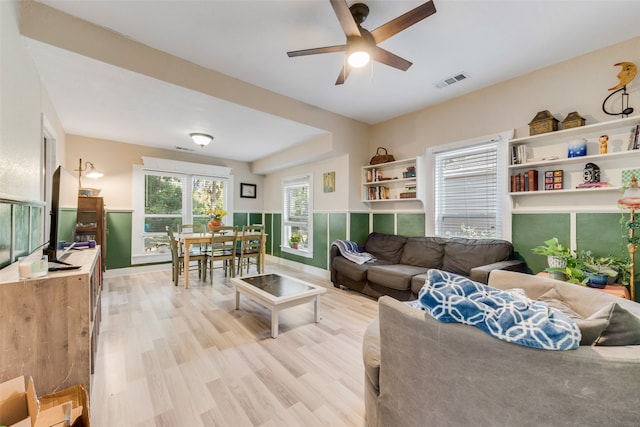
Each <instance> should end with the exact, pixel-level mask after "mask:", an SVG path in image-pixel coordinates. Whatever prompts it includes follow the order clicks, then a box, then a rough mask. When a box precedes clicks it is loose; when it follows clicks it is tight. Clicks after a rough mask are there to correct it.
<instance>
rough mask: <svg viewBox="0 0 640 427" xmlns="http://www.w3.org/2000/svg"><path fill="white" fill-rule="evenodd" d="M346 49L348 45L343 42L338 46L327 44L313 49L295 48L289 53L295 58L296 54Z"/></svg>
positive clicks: (290, 56)
mask: <svg viewBox="0 0 640 427" xmlns="http://www.w3.org/2000/svg"><path fill="white" fill-rule="evenodd" d="M345 50H347V45H346V44H341V45H337V46H326V47H316V48H313V49H303V50H294V51H291V52H287V55H288V56H289V58H293V57H294V56H305V55H316V54H318V53H332V52H344V51H345Z"/></svg>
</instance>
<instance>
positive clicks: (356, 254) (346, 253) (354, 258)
mask: <svg viewBox="0 0 640 427" xmlns="http://www.w3.org/2000/svg"><path fill="white" fill-rule="evenodd" d="M331 246H335V247H337V248H338V250H339V251H340V254H341V255H342V256H343V257H345V258H346V259H348V260H349V261H351V262H355V263H356V264H364V263H365V262H369V261H375V260H376V258H375V257H374V256H373V255H371V254H370V253H368V252H360V251H359V250H358V244H357V243H356V242H351V241H349V240H334V241H333V242H332V243H331Z"/></svg>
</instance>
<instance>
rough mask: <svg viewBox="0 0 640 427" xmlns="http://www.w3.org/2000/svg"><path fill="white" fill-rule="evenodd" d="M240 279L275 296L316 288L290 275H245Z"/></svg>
mask: <svg viewBox="0 0 640 427" xmlns="http://www.w3.org/2000/svg"><path fill="white" fill-rule="evenodd" d="M240 280H242V281H243V282H246V283H249V284H250V285H252V286H255V287H256V288H258V289H261V290H263V291H265V292H267V293H269V294H271V295H273V296H275V297H285V296H288V295H294V294H297V293H300V292H304V291H310V290H313V289H314V288H313V287H312V286H309V285H305V284H304V283H300V282H298V281H297V280H293V279H290V278H288V277H282V276H280V275H277V274H263V275H261V276H255V277H243V278H241V279H240Z"/></svg>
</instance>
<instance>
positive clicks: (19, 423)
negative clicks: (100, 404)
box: [0, 376, 90, 427]
mask: <svg viewBox="0 0 640 427" xmlns="http://www.w3.org/2000/svg"><path fill="white" fill-rule="evenodd" d="M25 382H26V387H25ZM65 422H67V424H64V425H68V426H73V427H88V426H90V424H89V423H90V419H89V402H88V399H87V392H86V390H85V388H84V387H83V386H81V385H77V386H74V387H70V388H68V389H65V390H62V391H59V392H57V393H53V394H50V395H46V396H43V397H41V398H40V399H38V396H37V395H36V390H35V386H34V385H33V378H31V377H29V379H28V380H26V379H25V377H23V376H21V377H16V378H14V379H12V380H9V381H5V382H3V383H2V384H0V425H3V426H9V427H50V426H57V425H63V423H65Z"/></svg>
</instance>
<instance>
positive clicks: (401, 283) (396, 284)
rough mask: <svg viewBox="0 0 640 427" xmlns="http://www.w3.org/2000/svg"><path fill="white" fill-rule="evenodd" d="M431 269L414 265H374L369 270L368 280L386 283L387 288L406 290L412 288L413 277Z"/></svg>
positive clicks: (381, 283)
mask: <svg viewBox="0 0 640 427" xmlns="http://www.w3.org/2000/svg"><path fill="white" fill-rule="evenodd" d="M427 271H429V269H427V268H423V267H415V266H413V265H403V264H391V265H373V266H371V267H369V271H367V280H368V281H369V282H372V283H377V284H380V285H384V286H385V287H387V288H391V289H397V290H400V291H404V290H407V289H410V288H411V279H412V278H413V276H415V275H416V274H423V273H426V272H427Z"/></svg>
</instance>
